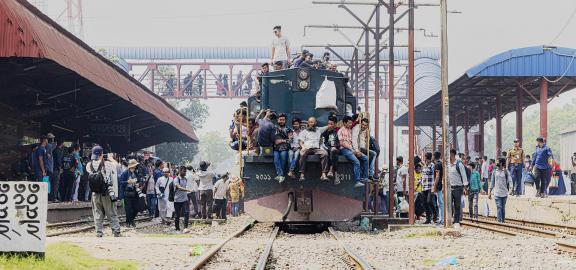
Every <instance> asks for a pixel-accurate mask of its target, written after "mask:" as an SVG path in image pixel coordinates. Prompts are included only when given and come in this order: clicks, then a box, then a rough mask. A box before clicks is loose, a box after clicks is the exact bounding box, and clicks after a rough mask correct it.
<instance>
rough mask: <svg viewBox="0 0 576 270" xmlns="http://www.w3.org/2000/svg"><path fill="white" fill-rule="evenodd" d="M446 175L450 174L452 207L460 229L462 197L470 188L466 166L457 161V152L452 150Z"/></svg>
mask: <svg viewBox="0 0 576 270" xmlns="http://www.w3.org/2000/svg"><path fill="white" fill-rule="evenodd" d="M446 173H448V180H449V181H448V182H449V183H450V189H451V192H452V201H451V202H450V203H452V207H453V211H452V212H453V217H454V222H453V223H454V227H455V228H460V220H461V218H462V204H461V200H462V195H463V194H464V188H465V187H467V186H468V177H467V176H466V166H464V164H463V163H462V161H460V160H458V159H456V150H454V149H451V150H450V160H449V163H448V164H446Z"/></svg>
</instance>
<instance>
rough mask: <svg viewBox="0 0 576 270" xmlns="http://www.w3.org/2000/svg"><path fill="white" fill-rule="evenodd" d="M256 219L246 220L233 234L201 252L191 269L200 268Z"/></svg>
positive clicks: (250, 226) (248, 227)
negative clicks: (206, 250)
mask: <svg viewBox="0 0 576 270" xmlns="http://www.w3.org/2000/svg"><path fill="white" fill-rule="evenodd" d="M255 222H256V221H255V220H251V221H250V222H247V223H246V225H244V226H243V227H242V228H240V229H239V230H237V231H236V232H234V233H233V234H231V235H230V236H228V237H227V238H226V239H224V240H222V241H221V242H220V243H218V244H217V245H215V246H214V247H212V248H211V249H210V250H208V252H206V253H204V254H202V255H201V256H200V258H198V260H196V262H195V263H194V265H193V266H192V269H195V270H196V269H200V268H202V266H204V265H205V264H206V263H207V262H208V261H209V260H210V259H211V258H212V257H213V256H214V255H216V253H217V252H218V251H219V250H220V249H221V248H222V247H223V246H224V245H225V244H226V243H228V242H229V241H230V240H232V238H235V237H237V236H238V235H240V234H242V233H244V232H245V231H247V230H248V229H250V228H252V226H253V225H254V223H255Z"/></svg>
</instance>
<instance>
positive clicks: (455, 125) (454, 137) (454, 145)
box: [452, 116, 458, 151]
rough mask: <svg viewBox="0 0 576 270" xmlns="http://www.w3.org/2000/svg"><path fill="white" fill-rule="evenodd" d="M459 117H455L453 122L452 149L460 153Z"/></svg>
mask: <svg viewBox="0 0 576 270" xmlns="http://www.w3.org/2000/svg"><path fill="white" fill-rule="evenodd" d="M457 121H458V117H456V116H454V121H453V122H452V149H454V150H456V151H458V123H457Z"/></svg>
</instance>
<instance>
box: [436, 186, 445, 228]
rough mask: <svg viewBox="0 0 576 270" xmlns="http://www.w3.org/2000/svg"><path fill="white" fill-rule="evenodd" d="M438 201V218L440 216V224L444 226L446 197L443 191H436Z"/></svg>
mask: <svg viewBox="0 0 576 270" xmlns="http://www.w3.org/2000/svg"><path fill="white" fill-rule="evenodd" d="M436 199H437V200H438V212H439V213H438V216H440V223H442V224H444V195H443V193H442V190H437V191H436Z"/></svg>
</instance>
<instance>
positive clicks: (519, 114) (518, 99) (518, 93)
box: [516, 87, 524, 146]
mask: <svg viewBox="0 0 576 270" xmlns="http://www.w3.org/2000/svg"><path fill="white" fill-rule="evenodd" d="M523 94H524V93H523V92H522V89H520V87H518V88H516V138H518V140H520V146H522V128H523V123H522V107H523V106H524V104H522V98H523Z"/></svg>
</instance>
